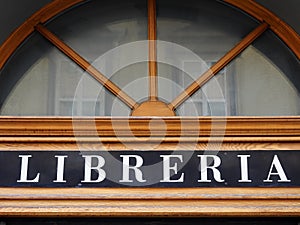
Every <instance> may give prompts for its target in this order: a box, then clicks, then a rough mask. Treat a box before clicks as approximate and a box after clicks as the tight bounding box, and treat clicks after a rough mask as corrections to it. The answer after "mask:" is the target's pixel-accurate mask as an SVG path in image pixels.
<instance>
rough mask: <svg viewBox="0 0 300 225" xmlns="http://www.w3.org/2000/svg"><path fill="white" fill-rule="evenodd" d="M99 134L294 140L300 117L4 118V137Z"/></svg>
mask: <svg viewBox="0 0 300 225" xmlns="http://www.w3.org/2000/svg"><path fill="white" fill-rule="evenodd" d="M149 123H151V127H149ZM95 130H96V132H97V134H98V135H99V136H101V137H119V138H120V137H130V136H132V133H133V134H134V136H135V137H149V136H150V135H151V136H152V137H161V136H162V135H163V136H164V137H174V138H176V137H177V138H178V137H190V138H193V137H197V138H198V137H210V136H212V134H213V136H215V137H219V136H222V135H225V136H227V137H237V138H239V137H246V138H249V139H251V138H254V137H266V138H270V137H286V138H290V140H292V139H293V138H297V137H299V136H300V117H297V116H294V117H279V118H276V117H200V118H197V117H194V118H193V117H191V118H188V117H187V118H184V117H162V118H155V117H154V118H152V117H148V118H147V117H130V118H109V117H97V118H71V117H60V118H59V117H0V137H43V136H45V137H74V133H76V134H77V135H79V136H83V137H90V136H91V135H93V134H95ZM130 131H131V132H132V133H129V132H130ZM212 132H213V133H212ZM248 141H249V140H248Z"/></svg>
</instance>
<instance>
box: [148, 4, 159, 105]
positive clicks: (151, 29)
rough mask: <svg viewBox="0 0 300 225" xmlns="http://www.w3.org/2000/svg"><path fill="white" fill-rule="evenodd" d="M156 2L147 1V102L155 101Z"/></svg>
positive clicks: (156, 93)
mask: <svg viewBox="0 0 300 225" xmlns="http://www.w3.org/2000/svg"><path fill="white" fill-rule="evenodd" d="M156 26H157V24H156V0H148V41H149V85H150V86H149V100H150V101H157V95H158V90H157V55H156V54H157V49H156V48H157V46H156V29H157V27H156Z"/></svg>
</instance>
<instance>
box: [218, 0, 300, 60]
mask: <svg viewBox="0 0 300 225" xmlns="http://www.w3.org/2000/svg"><path fill="white" fill-rule="evenodd" d="M223 1H224V2H226V3H229V4H231V5H233V6H235V7H237V8H239V9H241V10H243V11H244V12H246V13H248V14H249V15H251V16H253V17H254V18H256V19H257V20H259V21H261V22H266V23H268V24H269V25H270V28H271V30H272V31H274V32H275V33H276V34H277V35H278V36H279V37H280V38H281V39H282V40H283V41H284V42H285V43H286V45H287V46H288V47H289V48H290V49H291V50H292V51H293V52H294V53H295V55H296V56H297V58H298V59H300V48H299V46H300V36H299V34H298V33H297V32H295V31H294V30H293V29H292V28H291V27H290V26H289V25H287V24H286V23H285V22H284V21H283V20H281V19H280V18H279V17H277V16H276V15H275V14H274V13H272V12H271V11H269V10H267V9H266V8H264V7H263V6H261V5H260V4H258V3H257V2H256V1H253V0H243V1H240V0H223Z"/></svg>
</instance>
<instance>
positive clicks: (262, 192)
mask: <svg viewBox="0 0 300 225" xmlns="http://www.w3.org/2000/svg"><path fill="white" fill-rule="evenodd" d="M9 199H10V200H34V199H35V200H38V199H40V200H41V199H42V200H50V199H51V200H62V199H66V200H84V199H90V200H92V199H102V200H121V199H123V200H125V199H127V200H141V199H143V200H155V199H156V200H160V199H168V200H180V199H181V200H187V199H188V200H221V199H227V200H229V199H231V200H264V199H265V200H288V199H289V200H300V188H203V187H199V188H0V201H1V200H9Z"/></svg>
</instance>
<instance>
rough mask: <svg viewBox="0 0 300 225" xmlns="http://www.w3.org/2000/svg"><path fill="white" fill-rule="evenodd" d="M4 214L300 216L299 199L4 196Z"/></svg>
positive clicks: (71, 215) (70, 215) (51, 215)
mask: <svg viewBox="0 0 300 225" xmlns="http://www.w3.org/2000/svg"><path fill="white" fill-rule="evenodd" d="M0 204H1V208H0V215H1V216H34V217H36V216H47V217H54V216H55V217H56V216H59V217H62V216H68V217H78V216H81V217H95V216H99V217H100V216H101V217H106V216H107V217H129V216H130V217H154V216H156V217H158V216H168V217H170V216H171V217H195V216H197V217H204V216H205V217H208V216H209V217H216V216H219V217H220V216H226V217H228V216H231V217H241V216H247V217H259V216H260V217H262V216H272V217H274V216H300V201H299V200H270V201H269V200H251V201H247V200H230V199H229V200H192V201H191V200H169V199H161V200H157V199H155V200H142V199H141V200H122V201H120V200H102V199H96V200H95V199H92V200H26V201H18V200H2V201H0Z"/></svg>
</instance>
